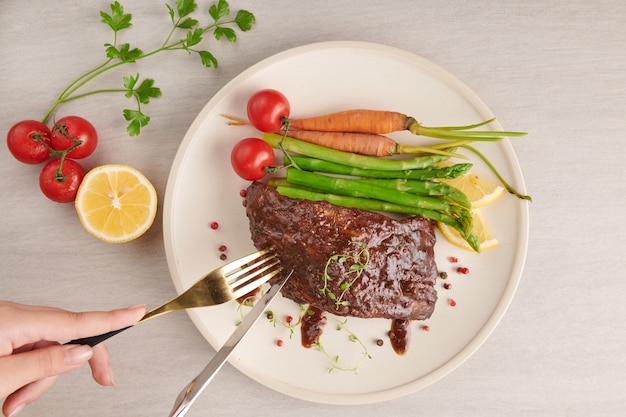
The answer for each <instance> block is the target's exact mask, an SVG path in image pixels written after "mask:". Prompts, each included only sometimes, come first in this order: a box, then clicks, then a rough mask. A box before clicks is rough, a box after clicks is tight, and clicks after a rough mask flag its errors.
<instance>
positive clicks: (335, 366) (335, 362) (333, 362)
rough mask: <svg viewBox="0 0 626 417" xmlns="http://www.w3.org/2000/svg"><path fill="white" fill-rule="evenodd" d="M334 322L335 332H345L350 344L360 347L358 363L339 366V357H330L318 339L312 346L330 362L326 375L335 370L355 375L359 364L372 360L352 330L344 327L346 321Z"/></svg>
mask: <svg viewBox="0 0 626 417" xmlns="http://www.w3.org/2000/svg"><path fill="white" fill-rule="evenodd" d="M335 321H336V322H337V331H345V332H347V333H348V340H349V341H350V342H353V343H358V344H359V345H360V346H361V348H362V352H361V359H360V360H359V362H358V363H357V364H356V365H341V364H340V360H339V355H331V354H329V353H328V351H327V350H326V348H325V347H324V345H323V344H322V342H321V341H320V340H319V339H318V340H317V341H316V342H315V343H314V344H313V346H314V347H315V349H316V350H318V351H319V352H321V353H322V354H323V355H324V356H326V358H328V360H329V362H330V367H329V368H328V373H332V372H333V371H335V370H337V371H348V372H354V373H355V374H356V373H357V370H358V369H359V367H360V366H361V363H362V362H363V361H364V360H365V359H372V355H371V354H370V353H369V351H368V350H367V347H366V346H365V344H364V343H363V341H362V340H361V339H360V338H359V337H358V336H357V335H356V334H355V333H354V332H353V331H352V330H350V329H349V328H348V327H347V326H346V324H347V323H348V319H344V320H339V319H335Z"/></svg>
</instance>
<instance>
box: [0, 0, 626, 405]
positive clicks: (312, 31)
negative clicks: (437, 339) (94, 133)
mask: <svg viewBox="0 0 626 417" xmlns="http://www.w3.org/2000/svg"><path fill="white" fill-rule="evenodd" d="M122 3H123V4H124V6H125V8H126V10H127V11H129V12H131V13H133V15H134V27H133V29H132V36H131V32H128V35H124V36H128V38H127V39H126V40H127V41H129V42H133V43H136V44H138V45H141V46H144V48H147V47H148V46H149V45H152V46H154V45H156V44H157V43H158V42H160V39H162V36H163V35H164V34H165V31H166V30H167V27H168V26H167V25H168V20H167V15H166V13H167V12H166V10H165V7H164V5H163V4H162V3H163V2H149V1H138V0H135V1H130V0H126V1H123V2H122ZM199 3H200V9H201V10H205V9H207V8H208V6H209V3H208V2H205V1H200V2H199ZM0 4H1V11H0V56H1V69H0V91H1V97H2V100H0V131H2V132H6V131H7V130H8V129H9V127H10V126H11V125H12V124H13V123H15V122H16V121H18V120H21V119H25V118H35V119H37V118H40V117H41V115H42V114H43V113H44V112H45V111H46V110H47V108H48V107H49V106H50V104H51V102H52V101H53V99H54V97H55V96H56V95H57V94H58V93H59V90H60V88H61V87H62V86H65V85H67V83H68V82H69V81H70V80H72V79H73V78H74V77H75V76H76V75H77V74H78V73H80V72H82V71H83V70H85V69H87V68H90V67H91V66H93V65H94V64H96V63H98V62H101V60H102V57H103V48H102V44H104V43H105V42H108V41H109V32H108V29H107V28H106V27H105V26H104V25H102V24H100V23H99V21H100V17H99V15H98V11H99V10H101V9H105V8H107V7H108V3H107V2H105V1H98V2H89V1H82V0H57V1H54V2H50V1H43V0H33V1H29V2H21V1H16V0H12V1H10V0H3V1H2V2H1V3H0ZM231 7H232V8H233V9H239V8H244V9H248V10H250V11H252V12H253V13H254V14H255V15H256V17H257V24H256V26H255V27H254V29H253V30H252V31H250V32H248V33H246V34H241V35H240V36H239V41H238V42H237V43H236V44H235V45H232V44H225V43H220V44H217V43H213V44H212V45H211V46H210V49H211V51H212V52H213V53H214V54H215V55H216V56H217V57H218V59H219V62H220V65H219V69H218V70H213V71H207V70H205V69H203V68H201V67H200V65H198V64H197V63H196V62H193V60H188V59H186V58H185V57H184V56H178V57H173V56H171V55H167V54H166V55H163V56H160V57H159V56H157V57H155V58H154V59H153V60H152V61H151V63H150V64H149V65H148V64H145V65H144V64H139V65H138V71H145V72H146V73H147V72H149V73H150V76H152V77H153V78H155V79H156V80H157V82H158V84H159V85H160V86H161V87H162V90H163V97H162V98H161V99H159V100H156V101H155V102H154V103H153V104H150V106H149V112H150V114H151V116H152V117H153V121H152V122H151V124H150V126H149V127H148V128H147V129H146V130H145V132H144V134H143V135H142V136H141V137H140V138H135V139H131V138H128V137H127V136H126V133H125V130H124V129H125V126H124V123H123V122H122V121H121V120H120V110H121V108H122V106H124V105H125V104H126V103H125V102H124V101H123V100H125V99H123V98H121V97H117V98H116V97H113V96H109V97H98V98H93V99H85V100H81V101H80V102H76V103H72V104H68V105H66V107H65V109H66V110H67V111H68V113H71V112H75V113H79V114H81V115H84V116H85V117H87V118H89V119H91V120H92V121H93V122H94V123H96V124H97V125H98V128H99V130H100V133H101V136H102V137H106V138H107V140H103V141H102V143H101V145H100V148H99V152H97V155H94V156H93V157H91V158H90V160H89V164H90V165H91V166H94V165H96V164H101V163H109V162H117V163H128V164H130V165H133V166H135V167H137V168H139V169H140V170H141V171H143V172H144V173H145V174H146V175H147V176H148V177H149V178H150V179H151V180H152V181H153V183H154V184H155V186H156V189H157V191H158V193H159V195H160V196H161V197H162V196H163V195H164V193H165V186H166V181H167V176H168V173H169V170H170V166H171V164H172V161H173V158H174V155H175V152H176V150H177V148H178V145H179V143H180V140H181V138H182V136H183V135H184V133H185V132H186V130H187V128H188V127H189V125H190V124H191V122H192V121H193V119H194V118H195V116H196V115H197V114H198V112H199V111H200V110H201V109H202V107H203V106H204V104H205V103H206V102H207V101H208V100H209V99H210V97H211V96H212V95H213V94H214V93H216V92H217V91H218V90H219V89H220V88H221V87H223V86H224V85H225V84H226V83H227V82H228V81H229V80H231V79H232V78H233V77H234V76H236V75H237V74H239V73H240V72H241V71H243V70H245V69H246V68H247V67H249V66H250V65H253V64H254V63H256V62H258V61H260V60H262V59H264V58H266V57H269V56H271V55H273V54H275V53H278V52H281V51H283V50H285V49H289V48H292V47H296V46H300V45H304V44H308V43H311V42H318V41H329V40H359V41H371V42H378V43H382V44H387V45H391V46H395V47H398V48H402V49H405V50H407V51H410V52H412V53H415V54H418V55H421V56H423V57H425V58H427V59H429V60H431V61H433V62H434V63H436V64H437V65H439V66H441V67H443V68H445V69H447V70H448V71H450V72H451V73H452V74H454V75H455V76H457V77H458V78H459V79H461V80H462V81H463V82H464V83H466V84H467V85H468V86H469V87H470V88H471V89H473V90H474V91H475V92H476V93H477V94H478V95H479V96H480V97H481V98H482V99H483V100H484V101H485V103H486V104H487V105H488V106H489V107H490V109H492V111H493V112H494V113H495V114H496V115H497V116H498V118H499V120H500V121H501V122H502V124H503V125H504V126H506V127H507V129H517V130H528V131H529V132H530V135H529V136H528V137H527V138H525V139H523V140H516V141H515V142H514V149H515V151H516V153H517V156H518V158H519V161H520V164H521V166H522V168H523V172H524V176H525V181H526V185H527V189H528V191H529V193H530V194H532V196H533V198H534V202H533V203H532V204H531V206H530V214H531V218H530V219H531V220H530V245H529V249H528V257H527V263H526V267H525V270H524V273H523V278H522V281H521V284H520V286H519V289H518V292H517V294H516V297H515V299H514V300H513V302H512V304H511V306H510V309H509V311H508V313H507V314H506V316H505V317H504V319H503V320H502V322H501V323H500V325H499V327H498V328H497V329H496V330H495V331H494V333H493V334H492V336H491V337H490V338H489V339H488V340H487V342H486V343H485V344H484V345H483V346H482V347H481V348H480V349H479V350H478V352H476V353H475V354H474V355H473V356H472V357H471V358H470V359H469V360H468V361H467V362H466V363H464V364H463V365H462V366H461V367H460V368H458V369H457V370H456V371H454V372H453V373H451V374H450V375H448V376H447V377H445V378H444V379H442V380H440V381H439V382H437V383H435V384H433V385H431V386H429V387H427V388H425V389H423V390H421V391H419V392H416V393H414V394H411V395H408V396H406V397H402V398H400V399H397V400H393V401H390V402H386V403H378V404H371V405H366V406H349V407H344V406H330V405H322V404H316V403H310V402H306V401H301V400H297V399H293V398H290V397H286V396H284V395H282V394H280V393H277V392H274V391H272V390H271V389H269V388H266V387H264V386H261V385H259V384H258V383H256V382H254V381H253V380H251V379H249V378H248V377H246V376H245V375H243V374H241V373H240V372H239V371H237V370H235V369H234V368H232V367H231V366H230V365H227V366H226V367H225V368H224V369H223V371H222V373H221V374H220V375H218V377H217V378H216V380H215V381H214V382H213V384H212V385H211V386H210V388H209V390H208V391H207V392H206V393H205V394H204V395H203V396H202V397H201V398H200V399H199V400H198V402H197V403H196V405H195V406H194V408H193V409H192V411H191V413H190V415H192V416H202V415H209V416H241V415H248V416H253V415H264V416H265V415H267V416H270V415H271V416H274V417H280V416H291V415H294V414H297V415H300V416H318V415H341V416H347V417H356V416H378V415H409V414H411V415H423V416H457V415H459V416H461V415H462V416H481V417H492V416H498V417H500V416H502V415H514V416H533V417H538V416H551V417H552V416H590V415H593V416H618V415H619V416H621V415H624V411H625V410H626V359H625V356H624V350H625V348H626V332H625V331H624V330H625V329H624V319H625V317H626V307H625V305H626V304H625V303H624V299H625V298H626V281H625V278H626V273H625V272H624V270H625V267H624V263H623V259H624V257H623V255H624V249H626V245H625V243H624V242H625V239H626V225H625V220H626V218H625V217H626V216H625V215H624V213H625V208H624V207H625V206H626V174H625V169H624V164H623V157H624V155H625V151H626V138H625V137H624V120H625V116H626V24H625V22H626V3H625V2H623V1H621V0H598V1H593V2H591V1H580V0H569V1H563V0H551V1H537V0H530V1H524V2H522V1H489V0H486V1H481V2H472V1H459V0H452V1H447V2H444V1H431V0H427V1H424V2H414V1H388V2H363V1H356V0H351V1H342V2H337V1H309V2H294V1H286V0H274V1H266V2H254V1H251V0H237V1H235V0H233V1H232V4H231ZM161 25H163V29H161V28H160V26H161ZM116 76H117V77H119V75H116ZM107 77H108V76H107ZM110 77H114V76H113V75H112V76H110ZM108 79H109V80H112V79H114V78H108ZM38 172H39V168H38V167H32V166H25V165H21V164H18V163H17V162H16V161H14V160H13V159H12V157H11V156H10V154H9V153H8V152H7V150H6V147H4V146H3V147H2V148H1V150H0V187H1V189H2V199H1V201H0V207H1V210H2V216H0V222H1V224H0V230H1V232H0V233H1V234H2V239H0V270H1V272H0V298H2V299H9V300H13V301H17V302H23V303H32V304H50V305H56V306H59V307H64V308H68V309H74V310H85V309H109V308H115V307H118V306H123V305H127V304H133V303H135V302H138V301H142V302H146V303H148V305H155V304H158V303H160V302H161V301H163V300H164V299H168V298H169V297H171V296H172V295H173V294H174V287H173V285H172V282H171V280H170V278H169V273H168V266H167V263H166V260H165V255H164V244H163V233H162V225H161V223H162V220H163V219H162V216H161V214H160V213H161V212H160V213H159V215H158V217H157V220H156V223H155V225H154V226H153V227H152V229H151V230H150V231H149V232H148V233H147V234H146V235H144V236H143V237H142V238H140V239H138V240H136V241H133V242H131V243H128V244H124V245H117V246H115V245H105V244H103V243H101V242H99V241H97V240H96V239H94V238H92V237H90V236H89V235H87V234H86V233H85V232H84V230H83V229H82V227H81V226H80V224H79V222H78V221H77V220H76V217H75V213H74V210H73V208H72V206H71V205H60V204H55V203H52V202H50V201H48V200H46V199H45V198H44V197H43V196H42V194H41V193H40V191H39V189H38V183H37V177H38ZM159 208H160V209H162V199H161V203H160V207H159ZM0 319H1V318H0ZM108 345H109V348H110V350H111V352H112V361H113V365H114V370H115V372H116V387H115V388H102V387H99V386H97V385H96V384H95V383H94V382H93V381H91V379H90V375H89V372H88V369H81V370H80V371H78V372H75V373H73V374H70V375H65V376H63V377H61V378H60V379H59V381H58V382H57V384H56V385H55V386H54V387H53V388H52V389H51V390H50V391H49V392H48V393H47V394H46V395H45V396H44V397H43V398H41V399H40V400H39V401H38V402H36V403H34V404H32V405H30V406H29V407H27V408H26V410H25V411H24V412H23V415H25V416H44V415H45V416H85V415H89V416H110V415H125V416H126V415H127V416H159V415H167V413H168V412H169V410H170V407H171V405H172V403H173V400H174V398H175V396H176V395H177V393H178V391H179V389H180V388H182V387H183V386H184V385H185V384H186V383H187V382H188V381H189V380H190V378H191V377H192V376H193V375H195V373H196V371H198V370H199V369H201V367H202V366H203V364H204V363H205V362H206V361H208V360H209V359H210V358H211V357H212V356H213V354H214V352H215V351H214V350H213V349H212V348H211V347H210V346H209V344H208V343H207V342H206V341H205V340H204V339H203V338H202V337H201V335H200V334H199V333H198V331H197V330H196V328H195V327H194V325H193V324H192V322H191V321H190V320H189V318H188V316H187V315H186V314H175V315H170V316H166V317H163V318H161V319H159V321H155V322H151V323H147V324H146V325H143V326H141V327H139V328H136V329H134V330H133V331H132V332H128V333H127V334H125V335H124V336H123V337H121V336H120V337H118V338H114V339H112V340H111V341H110V342H109V344H108Z"/></svg>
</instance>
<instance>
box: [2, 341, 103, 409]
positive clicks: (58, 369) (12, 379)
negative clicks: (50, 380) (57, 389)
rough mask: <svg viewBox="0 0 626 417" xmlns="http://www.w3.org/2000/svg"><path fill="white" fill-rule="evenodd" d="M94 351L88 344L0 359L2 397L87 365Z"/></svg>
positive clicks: (57, 347) (55, 346)
mask: <svg viewBox="0 0 626 417" xmlns="http://www.w3.org/2000/svg"><path fill="white" fill-rule="evenodd" d="M92 355H93V350H92V349H91V348H90V347H89V346H86V345H50V346H46V347H42V348H38V349H34V350H31V351H27V352H22V353H18V354H15V355H10V356H5V357H2V358H0V367H1V368H2V371H3V372H2V373H3V375H6V376H7V378H4V381H2V383H0V397H2V396H4V395H8V394H10V393H12V392H14V391H16V390H17V389H19V388H21V387H23V386H24V385H26V384H29V383H31V382H34V381H38V380H40V379H43V378H46V377H50V376H55V375H59V374H62V373H64V372H69V371H71V370H74V369H76V368H79V367H81V366H82V365H84V364H85V363H86V362H87V361H88V360H89V359H91V356H92Z"/></svg>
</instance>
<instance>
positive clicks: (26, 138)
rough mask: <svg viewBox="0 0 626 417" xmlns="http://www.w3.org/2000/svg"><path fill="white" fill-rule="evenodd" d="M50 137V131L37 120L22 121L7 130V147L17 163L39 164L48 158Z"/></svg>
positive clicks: (50, 145)
mask: <svg viewBox="0 0 626 417" xmlns="http://www.w3.org/2000/svg"><path fill="white" fill-rule="evenodd" d="M50 136H52V134H51V133H50V129H48V126H46V125H45V124H43V123H41V122H38V121H37V120H22V121H21V122H17V123H16V124H14V125H13V127H11V129H9V133H7V146H8V147H9V151H10V152H11V154H12V155H13V156H14V157H15V159H17V160H18V161H20V162H23V163H25V164H40V163H42V162H44V161H45V160H47V159H48V158H50V148H49V147H52V144H51V142H50ZM46 145H47V146H46Z"/></svg>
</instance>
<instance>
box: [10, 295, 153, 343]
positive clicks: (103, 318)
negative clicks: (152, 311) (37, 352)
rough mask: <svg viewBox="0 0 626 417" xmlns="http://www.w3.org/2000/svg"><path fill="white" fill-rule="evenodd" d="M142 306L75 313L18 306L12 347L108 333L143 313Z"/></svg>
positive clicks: (131, 322) (129, 323) (127, 324)
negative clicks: (41, 341)
mask: <svg viewBox="0 0 626 417" xmlns="http://www.w3.org/2000/svg"><path fill="white" fill-rule="evenodd" d="M144 313H145V306H144V305H143V304H142V305H136V306H132V307H128V308H122V309H117V310H112V311H90V312H81V313H75V312H70V311H65V310H58V309H44V310H33V309H21V310H18V311H17V312H16V313H15V315H16V317H15V320H14V321H13V323H15V325H16V327H17V326H19V327H18V329H16V331H15V332H14V334H15V335H16V336H15V340H12V342H13V346H14V347H18V346H22V345H24V344H27V343H33V342H37V341H39V340H42V339H43V340H53V341H65V340H72V339H79V338H83V337H87V336H93V335H98V334H102V333H107V332H110V331H112V330H117V329H121V328H122V327H126V326H130V325H133V324H135V323H137V321H139V319H141V317H142V316H143V315H144Z"/></svg>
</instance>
